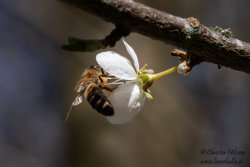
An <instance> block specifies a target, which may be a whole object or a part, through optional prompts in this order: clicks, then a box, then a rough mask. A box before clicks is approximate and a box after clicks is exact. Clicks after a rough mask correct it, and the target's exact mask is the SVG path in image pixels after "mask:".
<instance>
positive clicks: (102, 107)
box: [84, 84, 114, 116]
mask: <svg viewBox="0 0 250 167" xmlns="http://www.w3.org/2000/svg"><path fill="white" fill-rule="evenodd" d="M84 96H85V98H86V99H87V101H88V102H89V104H90V105H91V106H92V107H93V108H94V109H95V110H97V111H98V112H99V113H101V114H103V115H105V116H111V115H114V109H113V106H112V104H111V103H110V102H109V100H108V99H107V97H106V96H105V95H104V94H103V92H102V90H101V89H100V88H99V87H98V86H97V85H95V84H90V85H89V86H88V87H87V89H86V90H85V94H84Z"/></svg>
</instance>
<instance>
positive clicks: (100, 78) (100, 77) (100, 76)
mask: <svg viewBox="0 0 250 167" xmlns="http://www.w3.org/2000/svg"><path fill="white" fill-rule="evenodd" d="M99 80H100V81H101V83H103V80H102V75H99Z"/></svg>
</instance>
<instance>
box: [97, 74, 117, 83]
mask: <svg viewBox="0 0 250 167" xmlns="http://www.w3.org/2000/svg"><path fill="white" fill-rule="evenodd" d="M103 78H104V80H105V81H106V80H107V79H111V78H114V79H115V78H116V77H115V76H113V75H107V74H102V75H99V79H100V81H101V82H102V83H103Z"/></svg>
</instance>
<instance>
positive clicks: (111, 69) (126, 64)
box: [96, 51, 136, 80]
mask: <svg viewBox="0 0 250 167" xmlns="http://www.w3.org/2000/svg"><path fill="white" fill-rule="evenodd" d="M96 61H97V63H98V64H99V65H100V66H101V67H102V68H103V69H104V70H105V71H107V72H108V73H110V74H111V75H113V76H116V77H118V78H121V79H125V80H135V79H136V72H135V70H134V68H133V66H132V65H131V62H130V61H129V60H128V59H127V58H126V57H123V56H121V55H119V54H118V53H115V52H112V51H106V52H101V53H99V54H97V55H96Z"/></svg>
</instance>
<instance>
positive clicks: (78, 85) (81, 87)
mask: <svg viewBox="0 0 250 167" xmlns="http://www.w3.org/2000/svg"><path fill="white" fill-rule="evenodd" d="M87 86H88V83H87V82H83V80H82V78H81V79H80V80H79V81H77V83H76V86H75V91H76V92H82V91H84V90H85V89H86V87H87Z"/></svg>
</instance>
